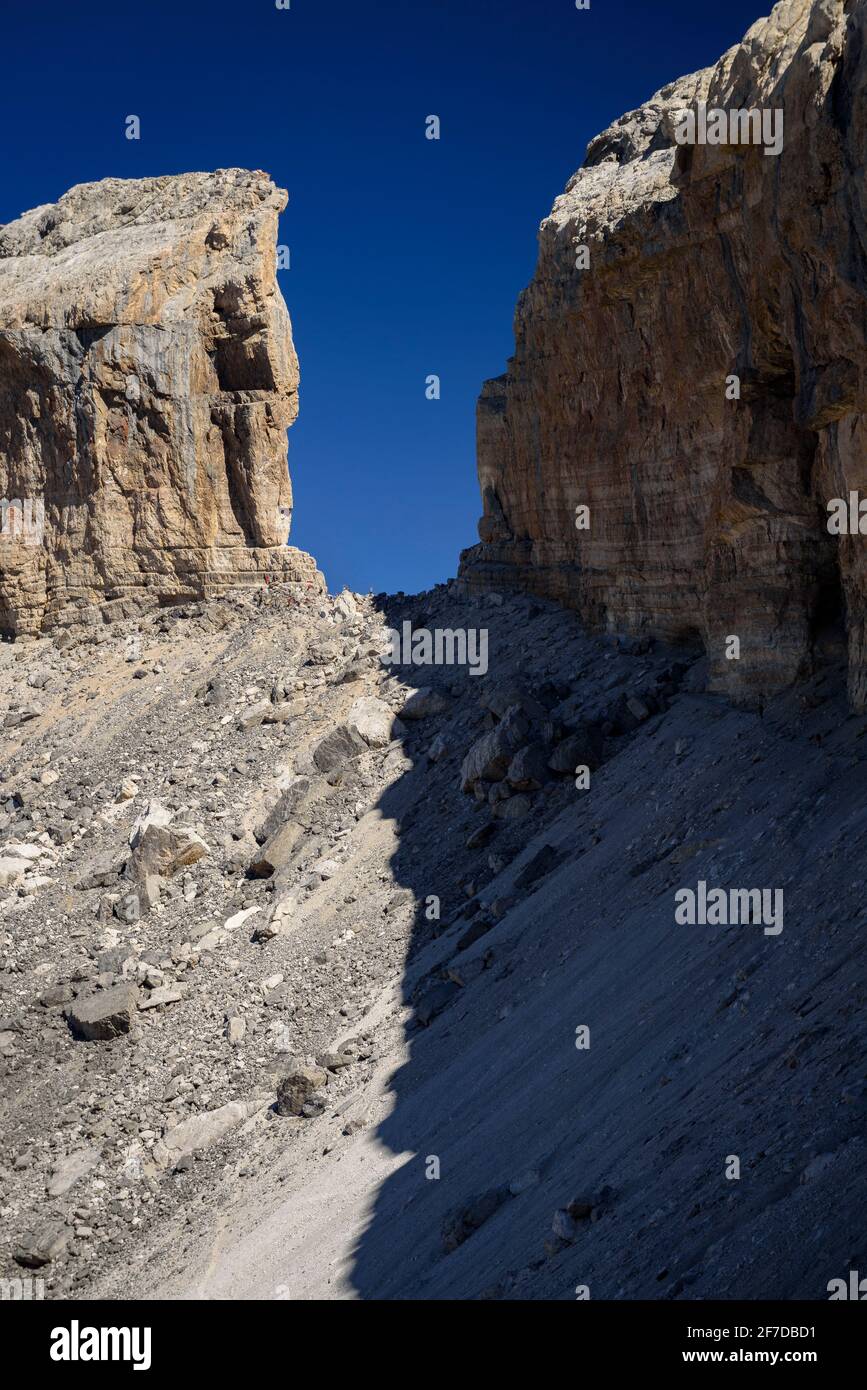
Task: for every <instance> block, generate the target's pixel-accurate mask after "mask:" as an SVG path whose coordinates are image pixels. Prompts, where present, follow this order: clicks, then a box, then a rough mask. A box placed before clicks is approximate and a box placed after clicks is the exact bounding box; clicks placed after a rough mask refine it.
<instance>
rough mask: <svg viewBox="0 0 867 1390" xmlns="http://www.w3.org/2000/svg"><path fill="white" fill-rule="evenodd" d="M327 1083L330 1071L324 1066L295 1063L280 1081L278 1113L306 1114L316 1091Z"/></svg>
mask: <svg viewBox="0 0 867 1390" xmlns="http://www.w3.org/2000/svg"><path fill="white" fill-rule="evenodd" d="M327 1084H328V1072H327V1071H326V1070H325V1068H324V1067H315V1066H314V1067H311V1066H308V1065H307V1064H306V1063H304V1062H297V1063H295V1064H294V1065H293V1066H292V1068H291V1070H290V1071H289V1072H287V1074H286V1075H285V1076H284V1077H283V1078H282V1079H281V1081H280V1085H279V1088H278V1090H277V1114H278V1115H305V1114H306V1113H307V1109H308V1107H309V1105H310V1102H311V1101H312V1100H313V1099H314V1097H315V1094H316V1092H317V1091H319V1090H320V1089H321V1088H322V1087H323V1086H326V1085H327Z"/></svg>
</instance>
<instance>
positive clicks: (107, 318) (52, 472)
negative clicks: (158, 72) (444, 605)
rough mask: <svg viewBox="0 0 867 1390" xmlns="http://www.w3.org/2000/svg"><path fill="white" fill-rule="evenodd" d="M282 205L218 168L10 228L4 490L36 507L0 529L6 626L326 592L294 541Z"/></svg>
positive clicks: (0, 271) (39, 211) (87, 190)
mask: <svg viewBox="0 0 867 1390" xmlns="http://www.w3.org/2000/svg"><path fill="white" fill-rule="evenodd" d="M285 204H286V194H285V193H284V192H282V191H281V190H280V189H277V188H275V187H274V185H273V184H272V183H271V181H270V180H269V178H268V177H267V175H265V174H263V173H260V172H250V171H247V170H242V169H223V170H218V171H217V172H216V173H210V174H207V173H206V174H180V175H177V176H164V177H160V178H148V179H105V180H103V181H102V182H101V183H89V184H80V185H78V186H77V187H75V188H72V189H70V191H69V192H68V193H66V194H64V196H63V197H62V198H61V199H60V200H59V201H58V202H57V203H56V204H54V205H53V206H43V207H38V208H34V209H33V210H32V211H30V212H26V213H24V214H23V215H22V216H21V217H19V218H18V219H17V220H16V221H14V222H10V223H8V224H7V225H6V226H4V227H2V228H0V383H2V387H0V441H3V447H2V448H0V496H3V497H12V498H21V499H23V500H24V501H25V503H27V502H29V503H31V504H34V505H35V507H36V510H33V508H31V511H30V512H29V513H28V514H27V515H26V517H25V522H26V524H25V525H23V526H21V527H19V528H18V534H16V536H15V537H14V538H13V537H11V536H10V537H4V545H3V552H4V554H3V565H2V569H0V629H4V630H7V631H12V632H18V633H32V632H37V631H39V630H41V629H49V628H51V627H54V626H56V625H58V624H61V625H67V624H76V623H79V622H81V621H84V620H86V617H87V616H89V614H90V613H91V612H92V608H93V605H94V604H104V616H111V614H112V613H113V612H114V611H117V613H118V616H123V617H129V616H131V615H132V614H134V612H135V611H136V610H137V609H139V608H141V606H142V605H151V606H156V605H157V604H158V603H160V602H166V601H171V600H177V599H181V598H184V597H203V596H206V595H209V594H211V593H214V592H216V591H218V590H220V589H222V588H224V587H225V586H227V585H232V584H250V583H263V582H264V579H265V577H266V576H267V577H268V579H269V580H270V582H272V583H274V582H278V583H284V582H290V583H293V584H297V585H299V586H303V587H304V588H305V589H314V590H321V589H322V588H323V581H322V577H321V575H319V574H318V572H317V570H316V566H315V563H314V561H313V560H312V559H311V558H310V557H309V556H307V555H304V554H302V553H301V552H300V551H297V550H293V549H290V548H289V547H287V546H286V537H287V535H288V532H289V522H290V517H291V507H292V494H291V488H290V483H289V475H288V473H287V469H286V429H287V426H289V425H291V424H292V422H293V420H294V419H295V416H296V414H297V392H298V362H297V358H296V355H295V350H294V347H293V345H292V336H291V326H290V322H289V315H288V313H287V311H286V306H285V304H284V302H283V298H282V296H281V294H280V291H279V289H278V287H277V279H276V273H275V270H276V260H275V241H276V232H277V218H278V215H279V213H280V211H281V209H282V208H283V207H284V206H285ZM21 383H24V386H22V385H21ZM43 509H44V516H43Z"/></svg>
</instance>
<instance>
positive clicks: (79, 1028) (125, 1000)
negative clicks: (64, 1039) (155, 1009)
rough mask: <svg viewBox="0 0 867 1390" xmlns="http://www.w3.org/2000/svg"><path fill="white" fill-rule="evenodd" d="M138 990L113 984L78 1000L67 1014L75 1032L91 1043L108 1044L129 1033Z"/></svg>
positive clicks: (71, 1027) (130, 985)
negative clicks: (113, 1039)
mask: <svg viewBox="0 0 867 1390" xmlns="http://www.w3.org/2000/svg"><path fill="white" fill-rule="evenodd" d="M138 1000H139V991H138V989H137V988H136V986H135V985H132V984H118V985H112V987H111V988H110V989H104V990H98V991H97V992H96V993H95V994H89V995H87V996H86V997H79V998H78V999H76V1001H75V1003H74V1004H73V1005H72V1007H71V1008H70V1009H69V1010H68V1012H67V1020H68V1022H69V1027H70V1029H71V1030H72V1032H73V1033H74V1034H75V1036H76V1037H78V1038H83V1039H86V1040H87V1041H90V1042H105V1041H107V1040H108V1039H110V1038H117V1037H120V1035H121V1034H122V1033H128V1032H129V1030H130V1028H131V1026H132V1021H133V1018H134V1017H135V1013H136V1009H137V1008H138Z"/></svg>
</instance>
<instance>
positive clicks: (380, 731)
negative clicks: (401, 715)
mask: <svg viewBox="0 0 867 1390" xmlns="http://www.w3.org/2000/svg"><path fill="white" fill-rule="evenodd" d="M346 722H347V725H348V727H349V728H350V729H351V730H352V731H354V732H355V733H356V734H358V735H359V737H360V738H362V739H364V742H365V743H366V744H367V745H368V747H370V748H385V747H386V745H387V744H389V743H391V741H392V739H395V738H398V737H399V736H400V734H401V733H402V731H403V730H402V725H401V723H400V720H399V719H397V718H396V716H395V713H394V711H393V710H392V709H391V707H390V706H389V705H387V704H386V703H385V701H384V700H377V699H376V698H375V697H374V696H371V695H368V696H365V697H363V698H362V699H360V700H356V701H355V703H354V705H353V706H352V708H351V709H350V711H349V716H348V718H347V721H346Z"/></svg>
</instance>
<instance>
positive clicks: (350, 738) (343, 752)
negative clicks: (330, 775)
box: [313, 724, 367, 772]
mask: <svg viewBox="0 0 867 1390" xmlns="http://www.w3.org/2000/svg"><path fill="white" fill-rule="evenodd" d="M366 748H367V744H366V743H365V742H364V739H363V738H362V737H361V735H360V734H358V733H356V731H355V729H352V728H349V727H348V726H347V725H346V724H338V725H337V728H336V729H332V730H331V732H330V733H329V734H326V735H325V737H324V738H323V739H321V740H320V742H319V743H317V745H316V747H315V748H314V750H313V761H314V763H315V764H316V766H317V767H318V768H319V771H320V772H333V771H334V770H335V769H336V768H339V767H343V766H345V764H346V763H348V762H351V761H352V759H353V758H357V757H358V755H359V753H363V752H364V750H365V749H366Z"/></svg>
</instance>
